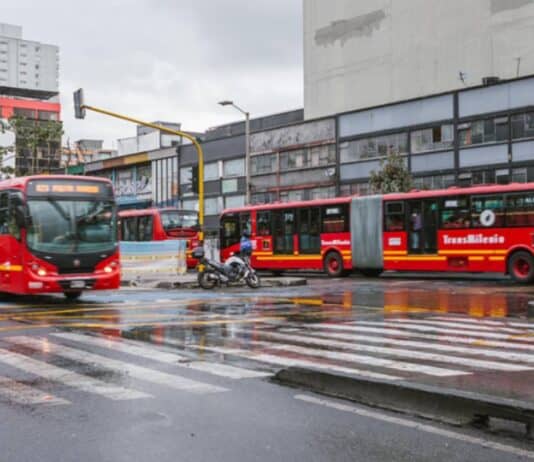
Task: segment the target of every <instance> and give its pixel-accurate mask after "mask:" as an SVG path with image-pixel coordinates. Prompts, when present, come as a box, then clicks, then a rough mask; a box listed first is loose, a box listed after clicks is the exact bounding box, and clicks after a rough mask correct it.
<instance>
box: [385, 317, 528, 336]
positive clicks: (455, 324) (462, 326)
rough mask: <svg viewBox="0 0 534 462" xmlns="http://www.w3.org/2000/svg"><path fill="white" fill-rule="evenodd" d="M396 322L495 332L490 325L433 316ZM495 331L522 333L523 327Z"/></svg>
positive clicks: (500, 328)
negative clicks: (440, 318) (447, 319)
mask: <svg viewBox="0 0 534 462" xmlns="http://www.w3.org/2000/svg"><path fill="white" fill-rule="evenodd" d="M395 321H396V322H400V323H405V322H406V323H415V324H423V325H428V326H438V327H453V328H460V329H462V330H466V331H476V332H495V331H496V328H495V327H490V326H483V325H479V326H473V325H472V324H468V323H464V322H446V321H440V320H436V319H435V318H432V319H431V320H429V319H396V320H395ZM497 332H498V333H500V332H502V333H509V334H524V333H525V330H524V329H512V328H508V327H499V328H498V329H497Z"/></svg>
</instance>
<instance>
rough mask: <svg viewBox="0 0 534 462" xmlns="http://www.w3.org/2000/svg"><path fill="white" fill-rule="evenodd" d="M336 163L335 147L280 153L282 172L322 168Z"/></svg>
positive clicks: (319, 147)
mask: <svg viewBox="0 0 534 462" xmlns="http://www.w3.org/2000/svg"><path fill="white" fill-rule="evenodd" d="M335 162H336V149H335V146H334V145H329V146H318V147H313V148H305V149H298V150H296V151H288V152H281V153H280V170H292V169H300V168H309V167H320V166H324V165H329V164H333V163H335Z"/></svg>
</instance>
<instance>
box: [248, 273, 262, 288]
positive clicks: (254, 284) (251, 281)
mask: <svg viewBox="0 0 534 462" xmlns="http://www.w3.org/2000/svg"><path fill="white" fill-rule="evenodd" d="M245 282H246V283H247V286H249V287H250V288H251V289H257V288H258V287H259V286H260V284H261V281H260V277H259V276H258V275H257V274H256V273H250V274H249V275H248V276H247V278H246V279H245Z"/></svg>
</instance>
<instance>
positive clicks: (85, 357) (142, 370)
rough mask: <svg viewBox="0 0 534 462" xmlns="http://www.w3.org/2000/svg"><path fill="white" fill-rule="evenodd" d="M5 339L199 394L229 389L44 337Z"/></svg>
mask: <svg viewBox="0 0 534 462" xmlns="http://www.w3.org/2000/svg"><path fill="white" fill-rule="evenodd" d="M3 340H5V341H6V342H9V343H13V344H15V345H22V346H25V347H30V348H35V349H38V350H43V349H44V348H45V345H46V348H48V349H49V351H50V352H51V353H52V354H54V355H57V356H61V357H62V358H67V359H71V360H73V361H77V362H80V363H84V364H97V365H98V366H101V367H104V368H106V369H111V370H114V371H117V372H119V373H121V374H125V375H130V376H131V377H134V378H136V379H139V380H143V381H146V382H151V383H155V384H157V385H163V386H167V387H169V388H173V389H175V390H183V391H188V392H191V393H198V394H204V393H216V392H222V391H227V389H226V388H222V387H218V386H215V385H209V384H206V383H202V382H197V381H196V380H190V379H186V378H185V377H180V376H175V375H171V374H167V373H165V372H160V371H157V370H154V369H148V368H146V367H142V366H137V365H135V364H130V363H126V362H123V361H119V360H116V359H111V358H107V357H105V356H100V355H97V354H94V353H89V352H86V351H82V350H77V349H74V348H70V347H67V346H64V345H60V344H55V343H50V342H48V341H46V340H44V339H35V338H32V337H25V336H18V337H6V338H3Z"/></svg>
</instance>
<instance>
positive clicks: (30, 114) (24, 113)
mask: <svg viewBox="0 0 534 462" xmlns="http://www.w3.org/2000/svg"><path fill="white" fill-rule="evenodd" d="M13 112H14V113H15V115H17V116H21V117H24V118H25V119H34V118H35V113H34V111H33V110H32V109H23V108H20V107H16V108H15V109H14V110H13Z"/></svg>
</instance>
